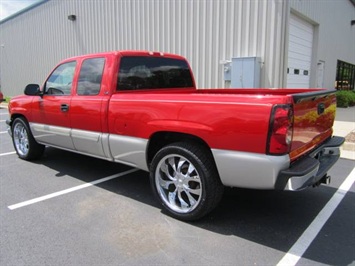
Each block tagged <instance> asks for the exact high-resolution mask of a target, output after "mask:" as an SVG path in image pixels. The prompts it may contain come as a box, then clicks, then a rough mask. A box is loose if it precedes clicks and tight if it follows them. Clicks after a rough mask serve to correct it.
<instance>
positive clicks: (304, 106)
mask: <svg viewBox="0 0 355 266" xmlns="http://www.w3.org/2000/svg"><path fill="white" fill-rule="evenodd" d="M293 100H294V127H293V140H292V146H291V153H290V157H291V160H292V161H294V160H296V159H297V158H299V157H300V156H302V155H304V154H305V153H307V152H308V151H310V150H312V149H314V148H315V147H317V146H318V145H319V144H320V143H322V142H323V141H325V140H326V139H327V138H329V137H330V136H331V135H332V127H333V122H334V118H335V112H336V96H335V90H314V91H311V92H306V93H298V94H294V95H293Z"/></svg>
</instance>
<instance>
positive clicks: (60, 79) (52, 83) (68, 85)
mask: <svg viewBox="0 0 355 266" xmlns="http://www.w3.org/2000/svg"><path fill="white" fill-rule="evenodd" d="M75 66H76V61H73V62H68V63H64V64H61V65H60V66H58V67H57V68H56V69H55V70H54V71H53V73H52V74H51V75H50V76H49V78H48V79H47V82H46V84H45V93H46V94H51V95H53V94H55V95H70V93H71V89H72V85H73V78H74V72H75Z"/></svg>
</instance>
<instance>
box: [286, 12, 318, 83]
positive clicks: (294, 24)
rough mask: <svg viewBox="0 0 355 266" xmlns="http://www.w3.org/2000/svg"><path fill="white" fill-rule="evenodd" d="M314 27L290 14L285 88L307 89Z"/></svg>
mask: <svg viewBox="0 0 355 266" xmlns="http://www.w3.org/2000/svg"><path fill="white" fill-rule="evenodd" d="M313 33H314V27H313V25H312V24H311V23H309V22H307V21H305V20H303V19H301V18H299V17H297V16H295V15H294V14H291V17H290V27H289V46H288V67H287V87H288V88H309V87H310V75H311V62H312V50H313Z"/></svg>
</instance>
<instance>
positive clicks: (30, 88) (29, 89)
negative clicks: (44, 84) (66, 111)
mask: <svg viewBox="0 0 355 266" xmlns="http://www.w3.org/2000/svg"><path fill="white" fill-rule="evenodd" d="M40 93H41V91H40V88H39V85H38V84H28V85H27V86H26V88H25V95H29V96H36V95H40Z"/></svg>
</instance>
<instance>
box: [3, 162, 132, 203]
mask: <svg viewBox="0 0 355 266" xmlns="http://www.w3.org/2000/svg"><path fill="white" fill-rule="evenodd" d="M136 171H138V169H131V170H128V171H125V172H122V173H119V174H115V175H111V176H108V177H104V178H101V179H99V180H96V181H92V182H90V183H86V184H83V185H80V186H76V187H72V188H68V189H65V190H61V191H58V192H55V193H52V194H48V195H45V196H42V197H39V198H34V199H31V200H28V201H24V202H20V203H17V204H14V205H11V206H8V208H9V209H10V210H15V209H18V208H21V207H25V206H28V205H31V204H34V203H37V202H40V201H44V200H47V199H51V198H54V197H58V196H61V195H64V194H67V193H70V192H73V191H77V190H79V189H83V188H87V187H91V186H94V185H97V184H99V183H102V182H105V181H109V180H111V179H114V178H117V177H120V176H124V175H128V174H131V173H133V172H136Z"/></svg>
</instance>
